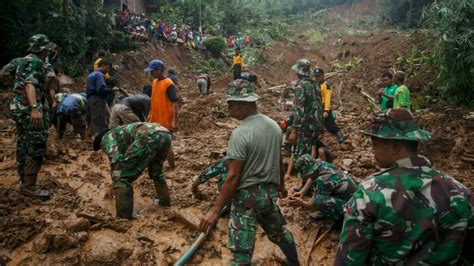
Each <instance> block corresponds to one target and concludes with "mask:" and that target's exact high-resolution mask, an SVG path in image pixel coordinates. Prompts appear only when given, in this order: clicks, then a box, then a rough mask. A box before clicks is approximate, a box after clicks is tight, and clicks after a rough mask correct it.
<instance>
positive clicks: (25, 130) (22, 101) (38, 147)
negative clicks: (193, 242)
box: [10, 34, 52, 200]
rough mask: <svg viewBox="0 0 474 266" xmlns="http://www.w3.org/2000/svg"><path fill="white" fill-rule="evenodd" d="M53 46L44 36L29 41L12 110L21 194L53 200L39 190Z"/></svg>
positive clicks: (19, 73)
mask: <svg viewBox="0 0 474 266" xmlns="http://www.w3.org/2000/svg"><path fill="white" fill-rule="evenodd" d="M51 48H52V44H51V42H50V41H49V38H48V36H46V35H44V34H36V35H33V36H32V37H31V38H30V39H29V48H28V52H29V54H28V55H27V56H25V57H24V58H23V59H22V60H21V61H20V62H19V64H18V66H17V69H16V75H15V84H14V87H13V99H12V102H11V104H10V111H11V116H12V118H13V120H15V125H16V139H17V143H16V161H17V170H18V175H19V176H20V194H21V195H24V196H27V197H33V198H39V199H41V200H47V199H49V193H48V192H47V191H39V190H37V189H36V181H37V178H38V173H39V171H40V169H41V165H42V164H43V160H44V156H45V155H46V142H47V140H48V127H49V119H48V105H47V102H46V94H47V88H46V78H47V73H48V67H47V64H46V61H45V60H46V57H47V56H48V53H49V50H50V49H51Z"/></svg>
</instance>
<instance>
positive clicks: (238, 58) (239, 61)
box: [232, 47, 244, 80]
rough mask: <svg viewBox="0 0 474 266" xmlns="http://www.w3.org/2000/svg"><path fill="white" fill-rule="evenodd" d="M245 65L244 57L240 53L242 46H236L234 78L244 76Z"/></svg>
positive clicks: (233, 63) (233, 66)
mask: <svg viewBox="0 0 474 266" xmlns="http://www.w3.org/2000/svg"><path fill="white" fill-rule="evenodd" d="M243 67H244V59H243V58H242V55H240V48H239V47H237V48H235V54H234V57H233V58H232V69H233V71H234V80H235V79H241V78H242V68H243Z"/></svg>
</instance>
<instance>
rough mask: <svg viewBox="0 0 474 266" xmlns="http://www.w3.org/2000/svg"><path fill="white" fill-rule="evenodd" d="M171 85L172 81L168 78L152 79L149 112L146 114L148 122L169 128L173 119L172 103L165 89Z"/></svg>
mask: <svg viewBox="0 0 474 266" xmlns="http://www.w3.org/2000/svg"><path fill="white" fill-rule="evenodd" d="M171 85H173V81H172V80H171V79H169V78H165V79H162V80H158V79H154V80H153V83H152V92H151V103H150V114H149V115H148V121H149V122H153V123H159V124H160V125H161V126H163V127H165V128H167V129H170V128H171V122H172V121H173V103H172V102H171V101H170V99H169V98H168V95H167V94H166V90H167V89H168V87H169V86H171Z"/></svg>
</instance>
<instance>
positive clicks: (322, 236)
mask: <svg viewBox="0 0 474 266" xmlns="http://www.w3.org/2000/svg"><path fill="white" fill-rule="evenodd" d="M333 227H334V224H331V226H330V227H329V228H328V229H326V231H324V232H323V233H322V234H321V236H320V237H318V239H316V241H315V242H314V244H313V246H312V247H311V249H310V250H309V254H311V253H312V252H313V250H314V248H315V247H316V246H317V245H318V244H319V243H320V242H321V241H323V239H324V237H325V236H326V235H327V234H329V232H331V230H332V228H333ZM310 257H311V256H308V261H307V265H309V258H310Z"/></svg>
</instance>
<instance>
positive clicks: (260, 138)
mask: <svg viewBox="0 0 474 266" xmlns="http://www.w3.org/2000/svg"><path fill="white" fill-rule="evenodd" d="M258 99H260V97H259V96H258V95H257V94H255V92H254V91H253V89H252V87H251V85H250V83H249V82H248V81H246V80H242V79H238V80H234V81H232V82H230V83H229V87H228V93H227V99H226V101H227V103H228V105H229V113H230V116H231V117H233V118H236V119H238V120H242V121H243V122H242V124H241V125H240V126H239V127H237V128H236V129H235V130H234V131H233V132H232V135H231V137H230V140H229V145H228V149H227V155H226V158H227V159H228V160H229V172H228V175H227V177H226V180H225V182H224V185H223V187H222V190H221V193H220V194H219V196H218V197H217V200H216V203H215V205H214V206H213V208H212V209H211V210H210V211H209V212H208V213H207V214H206V215H205V216H204V217H203V218H202V219H201V223H200V225H199V228H200V230H201V231H202V232H206V231H208V230H209V229H210V228H211V227H212V226H214V224H215V223H216V221H217V219H218V217H219V213H220V211H221V209H222V208H223V207H224V205H225V204H226V203H227V202H230V201H232V207H231V211H230V212H231V213H230V222H229V242H228V247H229V248H230V250H231V252H232V260H231V262H230V264H231V265H250V264H251V262H252V255H253V251H254V245H255V233H256V226H257V224H260V226H261V227H262V229H263V230H264V231H265V233H266V235H267V237H268V238H269V239H270V241H272V242H273V243H275V244H277V245H278V246H279V247H280V249H281V251H282V252H283V254H285V256H286V265H298V264H299V262H298V252H297V250H296V245H295V241H294V239H293V236H292V234H291V233H290V232H289V231H288V230H287V229H286V227H285V224H286V221H285V218H284V217H283V215H282V214H281V212H280V209H279V208H278V205H277V203H276V201H277V198H278V191H279V190H280V191H283V189H282V188H283V187H284V184H283V183H282V182H283V175H282V171H281V169H280V166H281V164H282V162H281V155H280V147H281V130H280V128H279V126H278V124H277V123H276V122H275V121H273V120H272V119H270V118H269V117H267V116H265V115H263V114H261V113H259V112H258V110H257V105H256V101H257V100H258Z"/></svg>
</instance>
